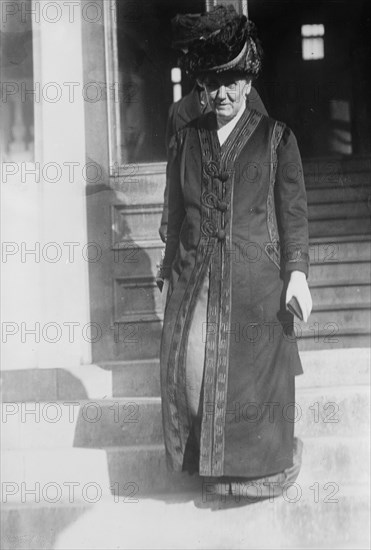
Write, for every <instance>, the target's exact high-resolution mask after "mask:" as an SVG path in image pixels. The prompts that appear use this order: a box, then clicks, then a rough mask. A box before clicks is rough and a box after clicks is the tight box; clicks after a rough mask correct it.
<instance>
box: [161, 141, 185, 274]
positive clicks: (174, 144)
mask: <svg viewBox="0 0 371 550" xmlns="http://www.w3.org/2000/svg"><path fill="white" fill-rule="evenodd" d="M179 142H180V139H179V133H178V134H176V135H174V136H173V137H172V138H171V140H170V144H169V150H168V163H167V168H166V180H167V193H168V205H167V212H168V215H167V218H168V219H167V236H166V247H165V256H164V261H163V265H162V268H161V276H162V277H163V278H164V279H167V278H169V277H170V274H171V266H172V263H173V261H174V258H175V255H176V252H177V249H178V245H179V234H180V229H181V227H182V224H183V220H184V218H185V209H184V201H183V191H182V186H181V174H180V147H179Z"/></svg>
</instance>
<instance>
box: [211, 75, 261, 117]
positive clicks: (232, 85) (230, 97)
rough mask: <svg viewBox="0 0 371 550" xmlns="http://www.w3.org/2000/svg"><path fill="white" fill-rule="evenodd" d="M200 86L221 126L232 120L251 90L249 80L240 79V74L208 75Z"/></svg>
mask: <svg viewBox="0 0 371 550" xmlns="http://www.w3.org/2000/svg"><path fill="white" fill-rule="evenodd" d="M201 85H203V87H204V88H205V90H206V94H207V97H208V100H209V103H210V106H211V108H212V109H213V111H214V112H215V113H216V116H217V118H218V121H219V122H220V123H221V124H222V125H223V124H226V123H227V122H229V121H230V120H232V119H233V118H234V117H235V116H236V115H237V113H238V112H239V110H240V109H241V107H242V106H243V105H245V101H246V96H247V95H248V94H249V93H250V90H251V80H248V79H246V78H241V75H240V74H236V73H232V72H229V73H225V74H215V75H214V74H208V75H206V76H205V77H204V78H203V79H202V81H201Z"/></svg>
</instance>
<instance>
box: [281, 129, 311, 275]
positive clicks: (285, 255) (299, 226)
mask: <svg viewBox="0 0 371 550" xmlns="http://www.w3.org/2000/svg"><path fill="white" fill-rule="evenodd" d="M275 194H276V198H275V200H276V206H277V210H276V212H277V222H278V228H279V232H280V242H281V258H282V261H283V268H284V271H285V272H286V273H290V272H291V271H295V270H297V271H302V272H304V273H305V275H306V277H308V272H309V255H308V249H309V237H308V206H307V196H306V190H305V183H304V175H303V167H302V162H301V157H300V153H299V148H298V144H297V141H296V138H295V136H294V134H293V132H292V131H291V130H290V129H289V128H288V127H285V129H284V132H283V135H282V139H281V141H280V143H279V146H278V148H277V172H276V183H275Z"/></svg>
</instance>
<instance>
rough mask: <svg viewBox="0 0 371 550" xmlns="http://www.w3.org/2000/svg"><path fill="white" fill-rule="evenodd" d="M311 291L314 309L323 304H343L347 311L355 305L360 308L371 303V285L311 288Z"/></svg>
mask: <svg viewBox="0 0 371 550" xmlns="http://www.w3.org/2000/svg"><path fill="white" fill-rule="evenodd" d="M310 290H311V295H312V300H313V307H314V308H318V307H320V306H322V305H323V304H331V305H333V304H336V305H338V304H341V305H342V307H343V308H344V309H345V308H348V307H349V308H351V307H353V306H354V304H356V305H357V307H358V306H359V305H363V304H368V303H371V284H364V285H347V284H343V285H336V286H327V285H326V286H311V289H310ZM325 307H326V306H325ZM330 307H331V306H330Z"/></svg>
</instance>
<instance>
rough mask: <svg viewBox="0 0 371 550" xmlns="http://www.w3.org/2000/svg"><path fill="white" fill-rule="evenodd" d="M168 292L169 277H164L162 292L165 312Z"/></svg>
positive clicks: (163, 310)
mask: <svg viewBox="0 0 371 550" xmlns="http://www.w3.org/2000/svg"><path fill="white" fill-rule="evenodd" d="M168 292H169V279H164V284H163V286H162V292H161V304H162V312H163V313H165V308H166V299H167V294H168Z"/></svg>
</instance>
